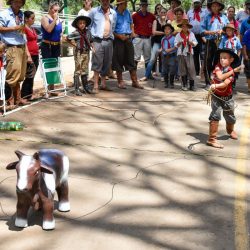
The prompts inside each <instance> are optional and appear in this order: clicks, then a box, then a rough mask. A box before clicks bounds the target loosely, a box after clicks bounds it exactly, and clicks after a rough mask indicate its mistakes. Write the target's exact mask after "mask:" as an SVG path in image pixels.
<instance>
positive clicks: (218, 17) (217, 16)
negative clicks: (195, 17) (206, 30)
mask: <svg viewBox="0 0 250 250" xmlns="http://www.w3.org/2000/svg"><path fill="white" fill-rule="evenodd" d="M211 14H212V18H211V21H210V23H212V22H213V21H214V20H215V18H217V19H218V20H219V22H220V23H221V19H220V14H213V13H211Z"/></svg>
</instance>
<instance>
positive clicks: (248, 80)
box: [247, 78, 250, 93]
mask: <svg viewBox="0 0 250 250" xmlns="http://www.w3.org/2000/svg"><path fill="white" fill-rule="evenodd" d="M247 85H248V93H250V78H247Z"/></svg>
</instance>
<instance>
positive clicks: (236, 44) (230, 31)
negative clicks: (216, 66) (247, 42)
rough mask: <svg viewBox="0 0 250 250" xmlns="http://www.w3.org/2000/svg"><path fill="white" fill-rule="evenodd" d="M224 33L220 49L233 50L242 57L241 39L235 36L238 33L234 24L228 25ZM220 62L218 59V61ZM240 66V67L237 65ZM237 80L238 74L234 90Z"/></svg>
mask: <svg viewBox="0 0 250 250" xmlns="http://www.w3.org/2000/svg"><path fill="white" fill-rule="evenodd" d="M223 31H224V32H225V34H224V35H223V37H222V39H221V42H220V44H219V49H225V48H227V49H232V50H233V51H234V53H235V54H237V55H238V56H240V54H241V49H242V45H241V43H240V39H239V38H238V37H237V36H236V35H235V32H236V31H237V30H236V29H235V26H234V25H233V24H227V25H226V26H225V27H224V28H223ZM216 62H218V59H217V60H216ZM235 66H239V65H235ZM236 79H238V73H236V74H235V77H234V82H233V88H235V85H236Z"/></svg>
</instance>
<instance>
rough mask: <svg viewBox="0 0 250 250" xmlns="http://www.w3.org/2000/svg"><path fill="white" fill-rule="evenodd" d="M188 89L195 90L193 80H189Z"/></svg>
mask: <svg viewBox="0 0 250 250" xmlns="http://www.w3.org/2000/svg"><path fill="white" fill-rule="evenodd" d="M189 90H191V91H195V88H194V80H189Z"/></svg>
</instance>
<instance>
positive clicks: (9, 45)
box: [6, 44, 25, 48]
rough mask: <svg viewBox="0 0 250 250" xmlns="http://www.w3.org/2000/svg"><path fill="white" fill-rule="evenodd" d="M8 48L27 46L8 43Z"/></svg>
mask: <svg viewBox="0 0 250 250" xmlns="http://www.w3.org/2000/svg"><path fill="white" fill-rule="evenodd" d="M6 47H7V48H25V45H24V44H19V45H14V44H7V45H6Z"/></svg>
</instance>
